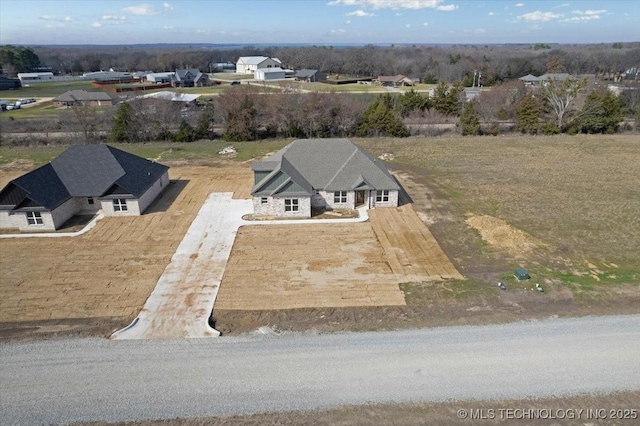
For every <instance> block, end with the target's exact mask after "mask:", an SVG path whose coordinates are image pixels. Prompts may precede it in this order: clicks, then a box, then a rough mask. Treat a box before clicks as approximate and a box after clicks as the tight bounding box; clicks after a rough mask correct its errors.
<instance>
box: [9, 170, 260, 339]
mask: <svg viewBox="0 0 640 426" xmlns="http://www.w3.org/2000/svg"><path fill="white" fill-rule="evenodd" d="M9 169H10V170H9V171H7V172H5V171H1V172H0V176H1V177H0V181H1V182H2V184H4V183H5V182H7V181H8V180H10V179H11V178H12V177H15V176H17V175H19V174H21V173H24V172H25V171H28V170H29V169H30V168H24V167H22V168H21V169H22V170H20V171H16V170H12V168H11V167H9ZM170 178H171V184H170V186H169V187H168V189H167V190H166V191H165V192H164V193H163V195H162V196H161V198H159V199H158V200H156V202H155V203H154V204H153V205H152V206H150V208H149V209H148V210H147V212H146V214H144V215H143V216H139V217H122V218H120V217H119V218H115V217H111V218H105V219H103V220H101V221H100V222H98V224H97V225H96V227H95V228H94V229H92V230H91V231H90V232H88V233H86V234H84V235H82V236H80V237H74V238H46V239H43V238H26V239H2V240H0V252H1V253H2V255H1V256H0V270H1V271H2V280H1V281H0V337H7V338H15V337H18V338H19V337H20V336H27V337H28V336H30V335H34V334H35V335H45V336H46V335H52V334H60V335H63V334H75V333H77V334H82V335H86V334H98V335H108V334H110V333H111V332H112V331H113V330H114V329H117V328H120V327H123V326H126V325H127V324H128V323H129V322H130V321H131V320H133V318H135V316H136V315H137V314H138V312H139V311H140V309H141V308H142V306H143V304H144V302H145V300H146V299H147V297H148V296H149V294H150V293H151V291H152V290H153V288H154V286H155V285H156V282H157V280H158V277H159V276H160V275H161V274H162V271H163V270H164V268H165V267H166V265H167V264H168V263H169V260H170V259H171V256H172V255H173V253H174V252H175V249H176V247H177V246H178V244H179V243H180V241H181V240H182V238H183V237H184V234H185V233H186V231H187V229H188V227H189V225H190V224H191V222H192V220H193V218H194V217H195V215H196V214H197V212H198V210H199V209H200V207H201V206H202V204H203V202H204V200H205V199H206V197H207V195H208V194H209V193H211V192H213V191H228V192H234V193H235V194H236V196H237V197H247V196H248V195H249V191H250V183H251V179H252V177H251V174H250V170H249V169H248V167H238V166H236V165H233V166H231V167H227V166H224V165H218V166H216V167H193V166H189V167H185V166H180V165H178V166H174V167H172V168H171V169H170Z"/></svg>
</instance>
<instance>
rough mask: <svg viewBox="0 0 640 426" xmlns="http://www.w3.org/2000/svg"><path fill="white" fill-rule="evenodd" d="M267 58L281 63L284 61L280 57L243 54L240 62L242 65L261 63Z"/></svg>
mask: <svg viewBox="0 0 640 426" xmlns="http://www.w3.org/2000/svg"><path fill="white" fill-rule="evenodd" d="M267 59H271V60H273V61H275V62H277V63H279V64H281V63H282V62H281V61H280V59H278V58H268V57H266V56H241V57H239V58H238V62H237V63H238V64H241V65H260V64H261V63H263V62H264V61H266V60H267Z"/></svg>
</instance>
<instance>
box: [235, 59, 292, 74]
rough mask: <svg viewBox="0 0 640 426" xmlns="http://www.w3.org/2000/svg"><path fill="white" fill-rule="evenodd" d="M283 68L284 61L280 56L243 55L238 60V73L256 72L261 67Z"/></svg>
mask: <svg viewBox="0 0 640 426" xmlns="http://www.w3.org/2000/svg"><path fill="white" fill-rule="evenodd" d="M276 67H278V68H281V67H282V62H281V61H280V59H278V58H267V57H266V56H241V57H240V58H238V62H236V73H238V74H254V73H255V72H256V70H258V69H260V68H276Z"/></svg>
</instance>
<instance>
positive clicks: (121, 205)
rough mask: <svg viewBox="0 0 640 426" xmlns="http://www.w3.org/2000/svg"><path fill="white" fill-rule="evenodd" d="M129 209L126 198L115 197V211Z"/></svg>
mask: <svg viewBox="0 0 640 426" xmlns="http://www.w3.org/2000/svg"><path fill="white" fill-rule="evenodd" d="M128 210H129V207H127V200H126V199H125V198H114V199H113V211H114V212H126V211H128Z"/></svg>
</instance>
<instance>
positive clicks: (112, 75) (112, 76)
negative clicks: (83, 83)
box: [82, 70, 134, 81]
mask: <svg viewBox="0 0 640 426" xmlns="http://www.w3.org/2000/svg"><path fill="white" fill-rule="evenodd" d="M82 78H83V79H85V80H92V81H109V80H131V79H132V78H134V77H133V74H131V73H130V72H124V71H113V70H110V71H94V72H86V73H84V74H82Z"/></svg>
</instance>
